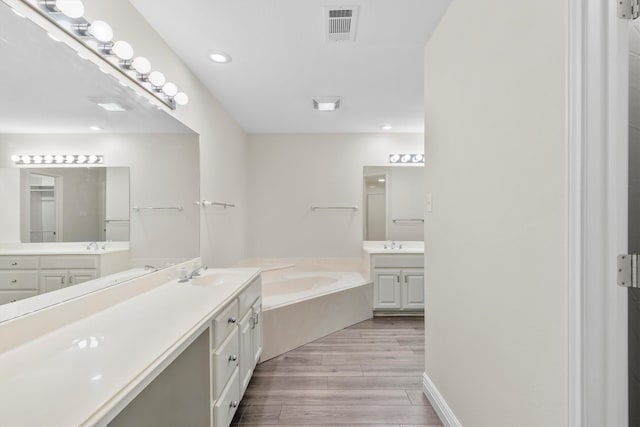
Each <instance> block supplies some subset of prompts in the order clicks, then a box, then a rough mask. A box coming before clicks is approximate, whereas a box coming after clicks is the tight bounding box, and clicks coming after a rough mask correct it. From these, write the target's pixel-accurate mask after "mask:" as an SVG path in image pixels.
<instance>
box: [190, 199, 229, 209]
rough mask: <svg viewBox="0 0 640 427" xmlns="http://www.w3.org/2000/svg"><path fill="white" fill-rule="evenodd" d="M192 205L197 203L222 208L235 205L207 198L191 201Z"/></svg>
mask: <svg viewBox="0 0 640 427" xmlns="http://www.w3.org/2000/svg"><path fill="white" fill-rule="evenodd" d="M193 204H194V205H198V206H204V207H206V206H222V207H223V208H225V209H227V208H235V207H236V205H234V204H231V203H222V202H212V201H209V200H203V201H201V202H193Z"/></svg>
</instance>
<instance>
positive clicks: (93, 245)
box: [87, 242, 98, 251]
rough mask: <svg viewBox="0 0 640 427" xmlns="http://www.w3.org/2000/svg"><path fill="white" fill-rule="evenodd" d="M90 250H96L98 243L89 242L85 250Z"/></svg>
mask: <svg viewBox="0 0 640 427" xmlns="http://www.w3.org/2000/svg"><path fill="white" fill-rule="evenodd" d="M91 248H93V249H94V250H96V251H97V250H98V242H91V243H89V244H87V250H90V249H91Z"/></svg>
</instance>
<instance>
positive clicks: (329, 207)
mask: <svg viewBox="0 0 640 427" xmlns="http://www.w3.org/2000/svg"><path fill="white" fill-rule="evenodd" d="M320 209H323V210H325V209H327V210H329V209H330V210H333V209H341V210H351V211H357V210H358V207H357V206H316V205H311V210H312V211H317V210H320Z"/></svg>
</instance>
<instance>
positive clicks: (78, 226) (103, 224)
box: [8, 167, 129, 243]
mask: <svg viewBox="0 0 640 427" xmlns="http://www.w3.org/2000/svg"><path fill="white" fill-rule="evenodd" d="M13 171H14V173H20V188H19V189H15V191H20V205H21V206H20V241H21V242H22V243H38V242H107V241H113V242H123V241H128V240H129V168H127V167H82V168H79V167H74V168H70V167H67V168H60V167H55V168H54V167H48V168H22V169H13ZM8 173H11V170H10V171H9V172H8ZM16 208H18V207H17V206H16Z"/></svg>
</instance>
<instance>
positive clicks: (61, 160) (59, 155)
mask: <svg viewBox="0 0 640 427" xmlns="http://www.w3.org/2000/svg"><path fill="white" fill-rule="evenodd" d="M53 160H55V162H56V163H62V162H64V156H63V155H62V154H58V155H56V156H55V157H54V158H53Z"/></svg>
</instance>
